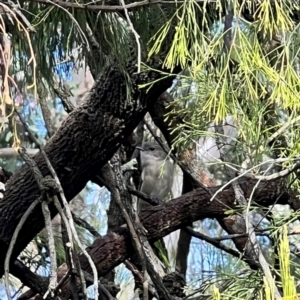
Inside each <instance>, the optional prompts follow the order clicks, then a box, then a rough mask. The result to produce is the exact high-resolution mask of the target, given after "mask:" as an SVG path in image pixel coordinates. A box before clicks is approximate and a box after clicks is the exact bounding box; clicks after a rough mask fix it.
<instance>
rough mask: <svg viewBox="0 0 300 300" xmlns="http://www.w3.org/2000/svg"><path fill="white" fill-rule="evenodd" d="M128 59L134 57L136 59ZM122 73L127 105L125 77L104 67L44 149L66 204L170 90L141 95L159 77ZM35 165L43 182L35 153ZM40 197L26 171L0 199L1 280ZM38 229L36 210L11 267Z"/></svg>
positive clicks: (161, 87)
mask: <svg viewBox="0 0 300 300" xmlns="http://www.w3.org/2000/svg"><path fill="white" fill-rule="evenodd" d="M132 57H135V53H134V54H133V56H132ZM152 67H155V68H156V69H159V67H160V65H159V64H156V65H155V63H153V64H152ZM126 70H127V72H128V74H129V78H131V87H130V91H131V95H130V96H131V98H130V99H126V95H127V91H128V90H127V89H126V80H125V78H124V75H123V74H122V73H121V72H120V71H119V68H118V67H117V65H115V64H112V65H109V66H107V67H106V68H105V70H104V71H103V73H102V74H101V76H100V78H99V79H98V80H97V81H96V82H95V85H94V87H93V89H92V90H91V92H90V95H89V97H88V99H87V101H86V102H85V103H84V104H83V105H82V106H80V107H78V108H76V109H75V110H74V111H72V112H71V113H70V115H69V116H68V118H67V119H66V120H65V121H64V122H63V123H62V125H61V127H60V129H59V130H58V131H57V132H56V134H55V135H54V136H53V137H52V138H51V139H50V140H49V142H48V143H47V144H46V146H45V148H44V149H45V152H46V153H47V155H48V158H49V160H50V162H51V164H52V166H53V167H54V169H55V171H56V173H57V175H58V177H59V179H60V182H61V185H62V187H63V190H64V193H65V196H66V198H67V200H68V201H70V200H72V198H73V197H74V196H76V195H77V194H78V193H79V192H80V191H81V190H82V189H83V188H84V186H85V185H86V183H87V182H88V181H89V180H90V179H91V178H92V176H93V175H95V174H96V173H97V172H98V171H99V170H100V168H101V167H102V166H103V165H104V164H105V163H106V162H107V161H108V160H109V159H110V158H111V157H112V155H113V154H114V153H115V152H116V150H117V149H118V147H119V145H120V143H121V142H122V141H123V139H124V138H126V137H127V136H128V135H129V134H130V133H131V132H132V131H133V130H134V128H135V127H136V126H137V125H138V123H139V122H140V121H141V120H142V118H143V116H144V114H145V112H146V110H147V108H148V107H147V106H148V105H150V106H151V105H153V104H154V103H155V100H156V99H157V98H158V97H159V96H160V95H161V94H162V93H163V92H164V91H165V90H166V89H167V88H168V87H169V86H170V84H171V80H172V79H171V77H170V78H169V79H166V80H162V81H160V82H158V83H157V84H155V85H154V86H153V87H152V88H151V90H150V91H149V92H148V93H147V94H146V92H145V91H141V90H140V89H139V88H138V85H139V84H145V83H149V82H151V81H153V80H156V79H158V78H160V75H159V74H158V73H156V72H153V71H151V72H147V73H141V74H136V67H135V61H134V60H133V61H132V62H131V63H130V64H128V65H127V68H126ZM127 81H128V79H127ZM34 160H35V162H36V163H37V165H38V167H39V169H40V170H41V172H42V174H43V175H44V176H45V175H50V173H49V171H48V169H47V166H46V163H45V161H44V159H43V157H42V155H41V154H40V153H39V154H37V155H36V156H35V157H34ZM39 196H40V191H39V188H38V186H37V184H36V182H35V180H34V178H33V176H32V174H31V171H30V169H29V168H28V167H27V166H25V165H24V166H22V167H21V168H20V169H19V170H18V171H17V172H16V173H15V174H14V175H13V176H12V177H11V178H10V180H9V181H8V182H7V183H6V191H5V195H4V198H3V199H1V200H0V276H2V275H3V271H4V270H3V266H4V259H5V254H6V251H7V249H8V245H9V243H10V240H11V238H12V235H13V233H14V230H15V228H16V226H17V224H18V223H19V221H20V219H21V217H22V216H23V215H24V213H25V212H26V210H27V209H28V207H29V206H30V205H31V203H32V202H33V201H34V200H36V199H37V198H38V197H39ZM50 209H51V213H52V216H54V215H55V214H56V210H55V208H54V206H53V205H50ZM43 227H44V220H43V215H42V212H41V208H40V206H38V207H37V208H36V209H35V210H34V211H33V212H32V213H31V214H30V216H29V218H28V220H27V221H26V223H25V225H24V226H23V228H22V230H21V232H20V233H19V237H18V239H17V241H16V243H15V245H14V252H13V256H12V261H14V260H15V258H16V257H17V255H18V254H19V253H20V252H21V251H22V250H23V249H24V248H25V247H26V246H27V244H28V243H29V242H30V241H31V240H32V239H33V238H34V236H35V235H36V234H38V233H39V232H40V231H41V230H42V229H43Z"/></svg>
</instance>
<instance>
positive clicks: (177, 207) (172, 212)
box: [60, 178, 299, 298]
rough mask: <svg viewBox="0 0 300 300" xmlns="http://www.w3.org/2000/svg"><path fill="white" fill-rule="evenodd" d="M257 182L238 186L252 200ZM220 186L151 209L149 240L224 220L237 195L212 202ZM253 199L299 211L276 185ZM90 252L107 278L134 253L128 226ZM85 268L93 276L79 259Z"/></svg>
mask: <svg viewBox="0 0 300 300" xmlns="http://www.w3.org/2000/svg"><path fill="white" fill-rule="evenodd" d="M256 183H257V181H256V180H252V179H248V178H247V179H241V180H239V184H240V185H241V188H242V189H243V191H244V193H245V197H246V198H249V197H250V195H251V191H252V189H253V188H254V186H255V184H256ZM218 188H219V187H210V188H208V191H206V190H204V189H202V188H199V189H196V190H194V191H192V192H190V193H187V194H185V195H183V196H181V197H179V198H177V199H174V200H171V201H170V202H168V203H166V204H163V205H159V206H156V207H151V208H148V209H147V210H146V211H144V212H142V213H141V214H140V219H141V221H142V223H143V226H144V227H145V229H146V230H147V231H148V238H149V240H150V241H155V240H157V239H159V238H162V237H163V236H166V235H167V234H169V233H171V232H173V231H175V230H177V229H179V228H183V227H186V226H187V225H188V224H189V223H190V222H194V221H197V220H200V219H204V218H223V217H224V216H226V214H225V212H226V211H228V210H229V209H232V208H234V207H235V203H234V202H235V194H234V191H233V189H232V188H228V189H226V190H224V191H222V192H221V193H220V194H219V195H218V196H217V198H216V199H214V200H213V201H210V198H211V193H213V194H214V193H215V192H216V191H217V190H218ZM253 200H255V202H257V203H258V204H260V205H263V206H268V205H271V204H273V203H274V202H275V201H276V203H277V204H290V205H291V206H292V207H293V208H294V209H297V208H299V201H298V200H297V198H296V197H294V196H290V194H289V192H288V191H285V190H284V188H283V187H282V186H281V185H280V184H279V182H278V181H274V182H261V183H260V184H259V185H258V187H257V188H256V191H255V193H254V197H253ZM87 251H88V252H89V254H90V255H91V257H92V259H93V261H94V262H95V265H96V268H97V271H98V274H99V276H103V275H105V274H106V273H107V272H109V271H110V270H112V269H113V268H114V267H116V266H117V265H118V264H120V263H121V262H123V261H124V260H125V259H127V258H129V257H130V256H132V255H133V254H134V249H133V246H132V244H131V240H130V236H129V233H128V230H127V228H126V227H125V226H123V227H120V228H118V229H116V230H115V231H114V232H110V233H108V234H107V235H106V236H104V237H102V238H99V239H97V240H96V241H95V242H94V243H93V244H92V245H91V246H90V247H88V248H87ZM79 259H80V263H81V266H82V269H83V270H84V271H87V272H89V273H91V269H90V266H89V263H88V261H87V259H86V257H85V256H83V255H80V256H79ZM69 295H70V289H69V287H68V286H65V287H64V288H63V289H62V293H61V294H60V296H61V297H62V298H66V297H68V296H69Z"/></svg>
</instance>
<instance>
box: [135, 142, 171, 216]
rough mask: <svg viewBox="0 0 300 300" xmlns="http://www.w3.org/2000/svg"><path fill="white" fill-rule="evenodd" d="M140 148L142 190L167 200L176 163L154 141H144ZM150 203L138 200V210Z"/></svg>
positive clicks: (151, 195)
mask: <svg viewBox="0 0 300 300" xmlns="http://www.w3.org/2000/svg"><path fill="white" fill-rule="evenodd" d="M136 148H137V149H139V150H140V151H141V152H140V155H141V165H142V181H143V183H142V186H141V188H140V191H141V192H143V193H145V194H146V195H148V196H150V197H155V198H158V199H159V200H161V201H166V200H167V197H168V194H169V193H170V192H171V188H172V184H173V176H174V165H173V163H172V162H171V160H170V159H169V158H167V159H166V157H167V154H166V153H165V151H164V150H163V149H162V148H161V146H160V145H159V144H157V143H154V142H144V143H143V145H142V147H136ZM147 206H149V204H148V203H147V202H145V201H144V200H142V199H139V200H138V212H140V211H141V210H142V209H145V208H146V207H147Z"/></svg>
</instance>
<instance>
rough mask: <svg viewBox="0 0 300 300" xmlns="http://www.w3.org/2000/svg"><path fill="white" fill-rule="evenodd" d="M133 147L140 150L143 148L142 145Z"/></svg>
mask: <svg viewBox="0 0 300 300" xmlns="http://www.w3.org/2000/svg"><path fill="white" fill-rule="evenodd" d="M135 149H138V150H141V151H144V149H143V148H142V147H139V146H136V147H135Z"/></svg>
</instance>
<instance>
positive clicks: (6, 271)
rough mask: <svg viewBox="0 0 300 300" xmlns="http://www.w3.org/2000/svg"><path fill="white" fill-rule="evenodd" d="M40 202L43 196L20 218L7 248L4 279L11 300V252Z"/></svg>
mask: <svg viewBox="0 0 300 300" xmlns="http://www.w3.org/2000/svg"><path fill="white" fill-rule="evenodd" d="M40 202H41V197H40V198H38V199H37V200H35V201H34V202H32V203H31V204H30V206H29V207H28V209H27V210H26V212H25V214H24V215H23V216H22V218H21V219H20V222H19V224H18V225H17V227H16V229H15V231H14V234H13V236H12V238H11V240H10V243H9V246H8V250H7V253H6V256H5V261H4V272H5V277H4V281H5V290H6V293H7V297H8V299H9V300H11V295H10V292H9V280H8V276H9V264H10V258H11V254H12V252H13V249H14V245H15V243H16V240H17V238H18V235H19V232H20V231H21V229H22V227H23V225H24V224H25V222H26V220H27V218H28V217H29V215H30V214H31V212H32V211H33V210H34V209H35V208H36V206H37V205H38V204H39V203H40Z"/></svg>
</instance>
